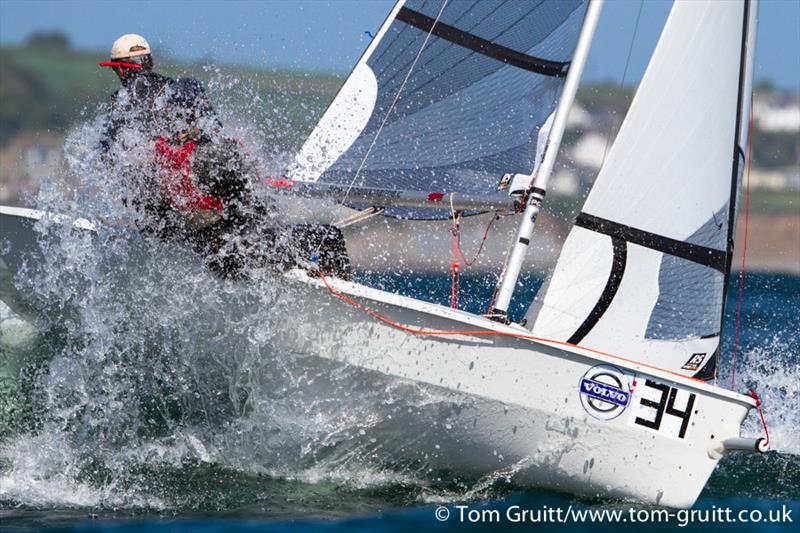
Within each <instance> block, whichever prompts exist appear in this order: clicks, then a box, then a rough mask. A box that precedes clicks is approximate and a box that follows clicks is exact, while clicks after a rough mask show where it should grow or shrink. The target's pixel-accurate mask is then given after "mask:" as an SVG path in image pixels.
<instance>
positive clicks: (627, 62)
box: [600, 0, 644, 168]
mask: <svg viewBox="0 0 800 533" xmlns="http://www.w3.org/2000/svg"><path fill="white" fill-rule="evenodd" d="M643 8H644V0H641V1H640V2H639V12H638V13H637V14H636V24H635V25H634V27H633V35H632V36H631V44H630V45H629V46H628V58H627V59H626V60H625V68H624V69H623V70H622V79H621V80H620V82H619V88H620V89H622V88H623V87H625V78H626V77H627V76H628V67H629V66H630V64H631V56H632V55H633V45H634V44H635V43H636V35H637V34H638V33H639V21H640V20H641V18H642V9H643ZM611 128H612V125H611V124H609V125H608V130H607V131H606V145H605V146H604V147H603V159H602V160H601V161H600V168H603V165H605V164H606V156H607V155H608V145H609V144H610V143H611Z"/></svg>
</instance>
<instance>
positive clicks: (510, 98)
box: [287, 0, 587, 195]
mask: <svg viewBox="0 0 800 533" xmlns="http://www.w3.org/2000/svg"><path fill="white" fill-rule="evenodd" d="M586 4H587V2H586V1H583V0H547V1H543V0H536V1H526V0H480V1H478V0H449V1H444V0H408V1H406V2H400V3H398V4H397V5H396V6H395V7H394V9H393V10H392V12H391V14H390V15H389V18H387V21H386V22H385V23H384V25H383V26H382V28H381V30H380V31H379V32H378V34H377V35H376V37H375V39H374V40H373V42H372V43H371V45H370V47H369V48H368V49H367V51H366V52H365V53H364V56H362V58H361V59H360V60H359V62H358V64H357V65H356V67H355V69H354V70H353V72H352V73H351V75H350V76H349V78H348V79H347V81H346V82H345V84H344V86H343V87H342V89H341V91H340V92H339V94H338V95H337V96H336V98H335V99H334V101H333V102H332V104H331V106H330V107H329V108H328V110H327V111H326V112H325V114H324V115H323V117H322V119H321V120H320V122H319V124H318V125H317V127H316V128H315V129H314V131H313V132H312V134H311V135H310V136H309V138H308V140H307V141H306V143H305V144H304V146H303V147H302V149H301V151H300V152H299V153H298V154H297V156H296V160H295V162H294V164H293V165H291V167H290V168H289V169H288V170H287V176H288V177H289V178H291V179H293V180H300V181H310V182H318V183H322V184H330V185H341V186H345V187H348V186H350V185H351V184H352V185H353V186H355V187H358V188H366V189H381V190H394V191H415V192H432V191H441V192H446V193H450V192H462V193H469V194H472V195H476V194H477V195H482V194H487V195H489V194H492V193H494V192H495V191H496V190H497V187H498V183H499V182H500V180H501V178H502V177H503V175H504V174H509V173H510V174H530V173H531V172H532V171H533V168H534V157H535V154H536V151H537V136H538V132H539V129H540V128H541V126H542V125H543V124H544V123H545V122H546V120H547V118H548V117H549V116H550V115H551V114H552V113H553V111H554V109H555V107H556V104H557V102H558V98H559V95H560V92H561V90H562V87H563V85H564V77H565V76H566V73H567V71H568V69H569V61H570V59H571V57H572V54H573V52H574V48H575V45H576V42H577V39H578V35H579V33H580V29H581V26H582V24H583V19H584V15H585V11H586Z"/></svg>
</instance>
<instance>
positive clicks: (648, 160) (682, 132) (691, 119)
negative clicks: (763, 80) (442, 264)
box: [527, 0, 756, 375]
mask: <svg viewBox="0 0 800 533" xmlns="http://www.w3.org/2000/svg"><path fill="white" fill-rule="evenodd" d="M755 14H756V8H755V6H754V5H751V6H748V5H747V2H746V1H745V2H734V1H730V2H719V1H714V0H702V1H680V0H679V1H677V2H676V3H675V5H674V7H673V9H672V12H671V14H670V16H669V19H668V21H667V23H666V26H665V28H664V31H663V33H662V35H661V38H660V40H659V42H658V45H657V47H656V50H655V53H654V54H653V57H652V59H651V62H650V65H649V66H648V69H647V72H646V73H645V76H644V78H643V79H642V82H641V85H640V87H639V89H638V91H637V93H636V96H635V98H634V100H633V102H632V104H631V107H630V110H629V112H628V115H627V117H626V118H625V121H624V122H623V125H622V127H621V129H620V132H619V134H618V136H617V138H616V140H615V142H614V145H613V147H612V148H611V150H610V152H609V155H608V159H607V161H606V163H605V165H604V166H603V168H602V169H601V171H600V173H599V175H598V177H597V180H596V182H595V184H594V186H593V187H592V190H591V192H590V194H589V196H588V198H587V200H586V203H585V204H584V207H583V212H582V213H581V215H580V216H579V217H578V220H577V221H576V225H575V227H574V228H573V229H572V230H571V232H570V234H569V236H568V238H567V240H566V242H565V244H564V247H563V249H562V251H561V255H560V257H559V260H558V263H557V265H556V267H555V270H554V271H553V273H552V274H551V276H550V278H549V279H548V281H547V283H546V284H545V286H544V287H543V288H542V289H541V290H540V292H539V294H538V295H537V297H536V299H535V300H534V302H533V304H532V305H531V308H530V310H529V311H528V315H527V318H528V322H529V323H530V324H532V331H533V334H534V335H537V336H541V337H546V338H551V339H557V340H563V341H567V342H571V343H573V344H580V345H581V346H586V347H590V348H593V349H597V350H601V351H605V352H608V353H611V354H614V355H618V356H622V357H626V358H629V359H632V360H635V361H641V362H645V363H648V364H652V365H655V366H658V367H660V368H664V369H668V370H671V371H675V372H679V373H682V374H684V375H696V374H698V373H699V372H701V371H702V370H703V368H704V367H706V365H707V364H708V363H709V362H710V361H711V360H712V359H713V354H714V352H715V350H717V348H718V346H719V336H720V322H721V309H722V305H723V297H724V296H723V295H724V283H725V280H726V277H727V274H728V270H729V268H730V261H729V255H730V253H731V251H732V248H731V246H732V243H731V244H730V246H729V242H728V241H729V238H730V237H731V236H732V235H733V229H734V228H732V227H729V226H730V225H731V224H730V221H731V220H735V217H733V216H730V215H729V211H730V210H731V209H735V203H736V195H737V192H736V191H737V190H738V183H736V182H735V181H734V180H738V179H740V177H741V171H742V169H743V168H744V158H743V154H744V152H743V149H742V144H743V142H744V140H745V139H746V137H747V120H746V118H747V116H748V114H749V103H750V96H749V95H750V79H751V76H752V54H753V47H754V43H755V27H756V24H755V16H756V15H755ZM746 18H747V20H746ZM747 30H749V31H747ZM744 33H747V34H748V35H745V36H743V34H744ZM742 67H744V68H742ZM741 70H744V72H742V73H740V71H741ZM737 124H739V125H740V128H739V130H738V131H737V129H736V128H737ZM706 370H708V368H707V367H706Z"/></svg>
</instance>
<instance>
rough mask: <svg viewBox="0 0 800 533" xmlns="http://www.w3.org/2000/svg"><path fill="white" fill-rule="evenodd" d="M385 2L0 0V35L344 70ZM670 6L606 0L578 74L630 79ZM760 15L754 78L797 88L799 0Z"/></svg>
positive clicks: (769, 3)
mask: <svg viewBox="0 0 800 533" xmlns="http://www.w3.org/2000/svg"><path fill="white" fill-rule="evenodd" d="M486 1H490V0H486ZM717 1H730V0H717ZM393 3H394V0H249V1H238V2H237V1H225V2H222V1H215V0H194V1H177V0H161V1H156V2H153V1H146V0H142V1H133V2H131V1H108V0H106V1H93V0H85V1H70V0H56V1H53V0H23V1H20V0H0V43H2V44H19V43H22V42H24V41H25V39H26V38H27V37H28V36H29V35H30V34H31V33H32V32H34V31H49V30H59V31H62V32H64V33H65V34H66V35H67V36H68V38H69V39H70V42H71V43H72V45H73V46H74V47H76V48H80V49H87V50H97V51H101V52H104V53H107V52H106V51H107V50H109V49H110V48H111V43H112V42H113V41H114V39H116V38H117V37H119V36H120V35H122V34H124V33H140V34H142V35H144V36H145V37H146V38H147V39H148V40H149V41H150V44H151V46H152V47H153V49H154V51H156V52H160V53H162V54H164V53H169V54H170V55H171V56H173V57H175V58H177V59H182V60H187V61H192V62H198V61H199V62H209V61H216V62H220V63H235V64H242V65H253V66H259V67H268V68H279V69H297V70H310V71H323V72H325V71H326V72H338V73H347V72H348V71H349V70H350V68H351V67H352V66H353V65H354V63H355V61H356V60H357V59H358V57H359V55H360V54H361V52H362V51H363V49H364V48H365V47H366V45H367V44H368V41H369V37H368V35H367V33H366V32H373V33H374V32H375V31H376V30H377V28H378V27H379V26H380V24H381V22H382V21H383V19H384V17H385V16H386V14H387V13H388V12H389V10H390V8H391V6H392V4H393ZM640 7H641V17H640V19H639V24H638V30H637V31H636V38H635V40H634V41H633V49H632V53H631V62H630V66H629V69H628V72H627V74H626V75H625V77H624V78H625V79H624V80H623V79H622V78H623V71H624V67H625V60H626V58H627V55H628V50H629V49H630V47H631V42H632V38H633V36H634V29H636V28H637V26H636V20H637V14H638V13H639V9H640ZM670 7H671V2H670V1H668V0H646V1H644V3H643V4H642V3H641V0H606V5H605V7H604V10H603V15H602V18H601V20H600V23H599V26H598V29H597V34H596V38H595V41H594V43H593V46H592V52H591V54H590V57H589V59H588V63H587V66H586V70H585V74H584V76H585V79H587V80H589V81H595V82H596V81H612V82H615V83H620V82H621V81H624V82H625V83H626V84H635V83H637V82H638V81H639V80H640V79H641V76H642V74H643V73H644V70H645V68H646V66H647V62H648V60H649V57H650V53H651V52H652V50H653V48H654V47H655V44H656V41H657V39H658V35H659V33H660V31H661V28H662V26H663V24H664V21H665V20H666V17H667V15H668V13H669V9H670ZM759 19H760V20H759V29H758V43H757V48H756V72H755V77H756V83H758V82H760V81H764V80H769V81H770V82H772V83H773V84H775V85H777V86H778V87H781V88H784V89H793V90H798V89H800V0H762V1H761V3H760V7H759ZM98 59H103V58H102V57H100V58H98ZM156 60H157V58H156Z"/></svg>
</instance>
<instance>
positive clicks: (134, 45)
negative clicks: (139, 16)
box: [100, 33, 172, 153]
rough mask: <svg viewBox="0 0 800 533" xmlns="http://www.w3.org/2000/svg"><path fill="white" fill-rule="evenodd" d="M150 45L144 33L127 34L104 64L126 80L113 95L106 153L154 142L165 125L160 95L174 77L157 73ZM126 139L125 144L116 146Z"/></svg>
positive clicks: (121, 78) (108, 120)
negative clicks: (161, 116) (161, 115)
mask: <svg viewBox="0 0 800 533" xmlns="http://www.w3.org/2000/svg"><path fill="white" fill-rule="evenodd" d="M150 52H151V51H150V44H149V43H148V42H147V40H146V39H145V38H144V37H142V36H141V35H136V34H133V33H129V34H127V35H123V36H122V37H120V38H119V39H117V40H116V41H114V44H113V45H112V47H111V57H110V60H109V61H102V62H100V66H103V67H110V68H111V69H113V70H114V73H115V74H116V75H117V77H118V78H119V81H120V82H121V83H122V87H121V88H120V89H119V90H118V91H117V92H115V93H114V95H113V96H112V97H111V106H110V109H109V113H108V114H107V116H106V127H105V132H104V136H103V138H102V140H101V146H102V148H103V151H104V153H109V152H113V151H114V150H119V149H129V148H132V147H134V146H135V145H140V144H142V143H143V142H144V141H152V140H153V136H154V134H155V133H156V132H158V131H159V130H163V129H164V124H163V123H162V122H161V121H160V120H159V118H160V114H161V113H160V110H159V105H158V97H159V96H160V95H163V93H164V91H165V90H166V88H167V87H168V86H169V84H170V83H171V82H172V80H171V79H170V78H168V77H166V76H162V75H161V74H158V73H156V72H153V56H152V55H151V53H150ZM116 142H122V146H121V147H120V146H115V147H113V148H112V145H113V144H114V143H116Z"/></svg>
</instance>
